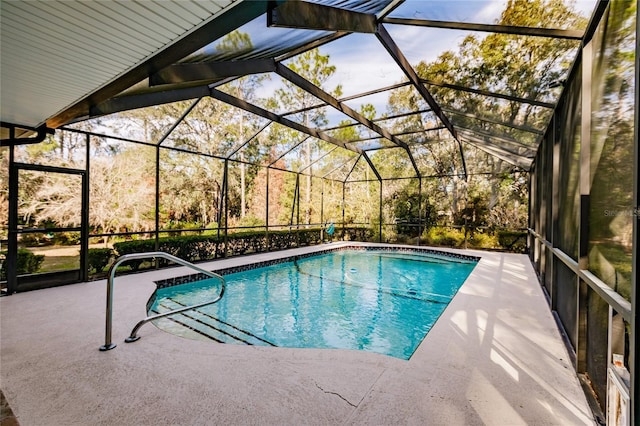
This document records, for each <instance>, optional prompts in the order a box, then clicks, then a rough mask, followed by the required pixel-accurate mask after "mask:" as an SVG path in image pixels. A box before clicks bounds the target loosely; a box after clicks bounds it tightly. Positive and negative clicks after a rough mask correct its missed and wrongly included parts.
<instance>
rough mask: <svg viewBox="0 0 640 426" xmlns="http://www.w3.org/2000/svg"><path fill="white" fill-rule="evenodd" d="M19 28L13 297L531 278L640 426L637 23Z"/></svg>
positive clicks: (605, 411)
mask: <svg viewBox="0 0 640 426" xmlns="http://www.w3.org/2000/svg"><path fill="white" fill-rule="evenodd" d="M1 7H2V10H1V12H2V13H1V19H2V26H1V30H2V38H1V42H2V68H1V70H2V79H1V84H2V103H1V107H2V117H1V119H2V134H1V135H2V148H1V149H2V151H1V158H2V162H3V167H2V168H0V176H1V179H0V185H1V187H0V191H1V192H0V201H1V202H2V204H1V205H0V222H1V224H2V231H1V233H0V239H1V240H2V247H1V250H2V255H1V256H3V257H4V260H3V263H2V269H1V271H2V278H1V279H2V280H3V293H4V294H7V295H9V294H12V293H15V292H20V291H26V290H33V289H39V288H44V287H50V286H54V285H62V284H68V283H72V282H81V281H86V280H88V279H90V278H91V277H95V276H97V277H98V278H99V277H100V276H101V275H100V274H101V273H103V271H104V269H105V267H107V266H108V264H109V262H111V261H113V259H114V257H115V256H116V255H118V254H125V253H130V252H136V251H153V250H166V251H170V252H172V254H177V255H179V256H180V257H184V258H188V259H189V260H193V261H200V260H208V259H215V258H219V257H229V256H234V255H240V254H248V253H257V252H267V251H272V250H280V249H283V248H291V247H299V246H303V245H311V244H321V243H323V242H325V241H336V240H363V241H376V242H390V243H402V244H411V245H445V246H450V247H458V248H479V249H499V250H510V251H516V252H526V253H528V256H529V257H530V259H531V262H532V263H533V265H534V268H535V269H536V271H537V272H538V274H539V279H540V283H541V285H542V286H543V288H544V290H545V291H546V293H547V295H548V300H549V304H550V308H551V310H552V311H553V313H554V315H556V317H557V320H558V324H559V326H560V327H561V329H562V330H563V331H564V333H565V334H566V337H567V345H568V346H569V347H570V348H571V349H570V351H572V352H573V354H574V356H575V358H574V360H573V361H574V366H575V368H576V372H577V374H578V376H579V377H580V379H581V382H582V383H583V385H584V388H585V392H586V394H587V395H588V396H589V397H590V398H591V400H592V406H593V409H594V413H595V415H596V416H598V417H600V418H602V419H607V421H608V422H609V423H612V424H613V423H614V422H615V421H618V419H621V418H625V419H627V421H628V422H629V423H628V424H634V422H635V423H637V422H638V418H639V417H638V416H639V414H638V413H639V411H638V402H637V401H638V398H637V395H638V379H637V376H638V368H639V366H638V359H637V358H638V357H637V356H634V355H635V354H636V353H637V352H638V346H637V345H638V343H637V342H638V313H637V290H636V288H637V282H638V276H639V272H638V270H639V269H638V266H637V264H638V258H637V242H638V216H639V213H638V209H639V207H638V206H639V204H640V203H639V202H638V156H639V150H638V131H637V129H638V111H637V108H636V105H637V101H638V89H637V82H638V67H637V58H636V51H637V46H638V41H637V37H636V34H637V28H638V12H637V2H636V1H631V0H620V1H587V0H578V1H575V2H574V1H565V2H562V1H555V0H533V1H517V0H508V1H484V0H477V1H452V2H448V1H430V0H422V1H409V0H407V1H402V0H375V1H360V0H316V1H242V0H236V1H230V0H222V1H180V2H163V1H147V2H133V1H132V2H58V1H53V2H51V1H48V2H45V1H42V2H40V1H36V2H2V3H1ZM329 228H330V229H331V231H332V232H327V230H328V229H329ZM43 255H44V257H42V256H43ZM43 262H44V263H43ZM29 265H31V266H32V268H31V269H29V267H30V266H29ZM43 265H44V267H43ZM158 266H160V265H157V264H152V263H149V264H144V265H137V266H136V269H137V268H144V267H147V268H155V267H158ZM625 416H626V417H625Z"/></svg>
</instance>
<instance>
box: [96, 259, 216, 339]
mask: <svg viewBox="0 0 640 426" xmlns="http://www.w3.org/2000/svg"><path fill="white" fill-rule="evenodd" d="M156 257H161V258H163V259H167V260H170V261H172V262H174V263H177V264H179V265H182V266H187V267H189V268H191V269H193V270H195V271H198V272H200V273H202V274H205V275H207V276H209V277H211V278H217V279H219V280H220V282H221V283H222V285H221V288H220V294H219V295H218V297H217V298H215V299H214V300H211V301H209V302H204V303H199V304H197V305H192V306H185V307H183V308H179V309H176V310H174V311H170V312H163V313H161V314H157V315H152V316H149V317H146V318H145V319H143V320H142V321H140V322H138V323H137V324H136V325H135V327H133V330H131V334H130V335H129V337H127V338H126V339H125V342H127V343H130V342H135V341H136V340H138V339H139V338H140V336H137V335H136V333H137V332H138V330H139V329H140V327H142V326H143V325H144V324H146V323H148V322H149V321H152V320H154V319H157V318H162V317H166V316H169V315H173V314H178V313H180V312H184V311H188V310H189V309H196V308H200V307H202V306H206V305H211V304H213V303H216V302H217V301H219V300H220V299H222V296H223V295H224V288H225V280H224V278H223V277H222V276H221V275H218V274H216V273H215V272H211V271H207V270H205V269H202V268H199V267H197V266H196V265H194V264H192V263H189V262H187V261H186V260H182V259H180V258H179V257H175V256H172V255H170V254H169V253H165V252H162V251H153V252H147V253H131V254H125V255H123V256H120V257H119V258H118V259H116V261H115V263H114V264H113V265H111V267H110V268H109V278H108V279H107V317H106V328H105V337H104V345H102V346H100V350H101V351H108V350H110V349H113V348H115V347H116V344H115V343H113V342H112V341H111V329H112V323H113V321H112V319H113V281H114V280H115V275H116V269H117V268H118V266H120V264H121V263H123V262H126V261H127V260H132V259H151V258H156Z"/></svg>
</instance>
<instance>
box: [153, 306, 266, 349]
mask: <svg viewBox="0 0 640 426" xmlns="http://www.w3.org/2000/svg"><path fill="white" fill-rule="evenodd" d="M184 306H185V305H184V304H182V303H180V302H178V301H176V300H173V299H163V301H162V303H161V304H160V305H159V306H157V308H159V310H160V311H161V312H167V311H171V310H175V309H179V308H182V307H184ZM167 319H169V320H171V321H172V322H173V323H174V324H177V325H180V326H182V327H185V328H187V329H189V330H190V331H191V332H193V333H196V334H198V335H200V336H203V337H206V338H208V339H210V340H214V341H217V342H220V343H234V344H244V345H259V346H276V345H275V344H273V343H271V342H269V341H268V340H265V339H262V338H261V337H259V336H256V335H254V334H252V333H251V332H248V331H245V330H242V329H240V328H238V327H236V326H234V325H232V324H229V323H227V322H225V321H222V320H220V319H218V318H216V317H214V316H213V315H210V314H208V313H206V312H203V311H201V310H199V309H191V310H189V311H185V312H182V313H180V314H175V315H171V316H169V317H167ZM187 334H188V333H187Z"/></svg>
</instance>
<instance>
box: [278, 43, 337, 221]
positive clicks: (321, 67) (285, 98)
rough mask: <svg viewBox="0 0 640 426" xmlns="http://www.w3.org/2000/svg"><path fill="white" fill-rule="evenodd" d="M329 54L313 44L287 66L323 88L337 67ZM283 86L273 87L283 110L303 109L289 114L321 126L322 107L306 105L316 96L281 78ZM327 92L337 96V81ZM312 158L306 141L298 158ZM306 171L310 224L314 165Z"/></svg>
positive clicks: (323, 120) (309, 124)
mask: <svg viewBox="0 0 640 426" xmlns="http://www.w3.org/2000/svg"><path fill="white" fill-rule="evenodd" d="M329 59H330V55H322V54H320V51H319V49H317V48H315V49H312V50H308V51H306V52H304V53H301V54H300V55H298V56H296V57H295V58H294V59H293V60H291V61H290V62H289V63H288V64H287V66H288V67H289V68H290V69H291V70H292V71H294V72H295V73H297V74H299V75H301V76H302V77H304V78H305V79H307V80H308V81H310V82H311V83H313V84H314V85H315V86H317V87H319V88H321V89H323V90H324V84H325V83H326V81H327V80H328V79H329V78H330V77H331V76H332V75H333V74H334V73H335V71H336V67H335V66H334V65H330V64H329ZM283 85H284V87H283V88H281V89H278V90H276V92H275V101H276V103H277V104H279V105H280V106H281V108H282V109H283V110H285V111H296V110H301V111H302V112H300V113H298V114H295V115H293V116H291V117H290V118H291V119H293V120H294V121H299V122H301V123H302V124H304V125H305V126H307V127H321V126H322V125H323V124H326V122H327V121H326V115H325V112H324V110H323V109H322V108H316V109H311V110H309V109H307V108H309V107H311V106H313V105H316V104H317V103H318V100H317V99H316V98H315V97H314V96H313V95H311V94H310V93H309V92H306V91H305V90H302V89H301V88H300V87H298V86H296V85H295V84H293V83H291V82H290V81H288V80H285V79H283ZM329 93H330V94H331V95H332V96H334V97H339V96H340V95H341V94H342V88H341V86H340V85H338V86H336V87H335V88H334V89H333V90H331V91H329ZM312 158H313V144H311V143H309V144H306V146H305V150H304V152H303V153H302V158H301V161H302V163H303V164H305V165H308V164H310V163H311V159H312ZM308 173H309V175H307V176H305V182H306V191H305V200H304V201H305V209H304V214H305V218H304V220H305V223H307V224H309V223H310V221H311V214H312V207H311V199H312V195H311V194H312V192H311V190H312V185H311V182H312V180H311V174H312V173H313V167H311V168H310V169H309V170H308Z"/></svg>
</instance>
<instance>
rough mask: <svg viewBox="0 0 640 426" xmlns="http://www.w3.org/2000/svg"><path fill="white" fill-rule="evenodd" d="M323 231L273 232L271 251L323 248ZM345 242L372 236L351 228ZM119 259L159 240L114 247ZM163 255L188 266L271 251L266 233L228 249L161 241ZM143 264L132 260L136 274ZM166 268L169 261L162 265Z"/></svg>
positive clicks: (235, 236)
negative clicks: (319, 245)
mask: <svg viewBox="0 0 640 426" xmlns="http://www.w3.org/2000/svg"><path fill="white" fill-rule="evenodd" d="M321 231H322V229H321V228H302V229H299V230H291V231H286V230H285V231H270V232H269V239H268V246H269V251H277V250H284V249H288V248H293V247H301V246H308V245H314V244H321V243H322V240H321ZM342 232H343V229H342V228H337V229H336V235H338V236H341V235H342ZM344 235H345V239H346V240H349V241H367V240H368V239H369V238H370V237H371V235H372V232H371V231H370V230H369V229H367V228H363V227H358V226H348V227H345V228H344ZM113 247H114V250H115V251H116V252H117V254H118V256H123V255H125V254H131V253H144V252H151V251H156V249H155V240H154V239H148V240H131V241H122V242H118V243H115V244H114V245H113ZM158 249H159V251H162V252H165V253H169V254H172V255H174V256H177V257H179V258H181V259H184V260H186V261H188V262H198V261H205V260H213V259H216V258H219V257H225V256H238V255H243V254H251V253H261V252H265V251H267V235H266V233H265V232H264V231H245V232H236V233H232V234H228V235H227V239H226V246H225V238H224V235H220V237H219V238H218V237H217V236H216V235H188V236H174V237H166V238H160V239H159V240H158ZM142 263H143V260H139V259H138V260H130V261H129V262H128V263H126V264H125V265H129V266H130V267H131V268H132V269H133V270H138V269H139V268H140V266H141V265H142ZM161 263H162V264H166V261H162V262H161Z"/></svg>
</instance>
